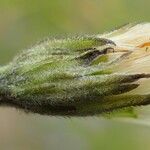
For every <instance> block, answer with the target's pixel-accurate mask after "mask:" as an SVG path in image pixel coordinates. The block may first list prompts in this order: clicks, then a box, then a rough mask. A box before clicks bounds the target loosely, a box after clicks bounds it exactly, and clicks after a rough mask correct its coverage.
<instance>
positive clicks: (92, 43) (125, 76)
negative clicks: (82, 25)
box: [0, 35, 150, 116]
mask: <svg viewBox="0 0 150 150" xmlns="http://www.w3.org/2000/svg"><path fill="white" fill-rule="evenodd" d="M118 49H119V47H118V43H117V42H115V40H111V39H110V38H107V37H104V35H103V36H101V37H99V36H85V37H73V38H64V39H48V40H46V41H43V42H41V43H39V44H37V45H35V46H33V47H31V48H30V49H28V50H25V51H23V52H22V53H20V54H19V55H18V56H16V57H15V58H14V59H13V61H12V62H11V63H10V64H8V65H7V66H4V67H1V68H0V102H1V105H10V106H15V107H17V108H22V109H25V110H27V111H31V112H36V113H40V114H49V115H63V116H64V115H66V116H87V115H96V114H101V113H105V112H111V111H113V110H116V109H120V108H124V107H130V106H138V105H145V104H147V103H149V102H150V94H131V93H130V91H132V90H134V89H137V88H138V86H139V85H140V84H139V83H137V82H136V81H137V80H139V79H141V78H150V73H149V72H138V73H136V72H133V73H132V72H129V73H127V72H123V71H120V70H123V68H122V67H121V64H123V63H124V61H125V62H126V61H127V57H129V56H132V53H133V51H130V50H126V51H124V49H121V50H120V49H119V50H118ZM137 60H138V58H137ZM119 68H121V69H119ZM117 69H119V71H118V70H117ZM125 69H126V68H125Z"/></svg>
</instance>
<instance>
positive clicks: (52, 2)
mask: <svg viewBox="0 0 150 150" xmlns="http://www.w3.org/2000/svg"><path fill="white" fill-rule="evenodd" d="M149 6H150V1H149V0H133V1H132V0H42V1H40V0H0V64H1V65H3V64H6V63H8V62H9V61H11V59H12V58H13V56H14V55H15V54H16V53H17V52H18V51H19V50H23V49H25V48H28V47H30V46H31V45H32V44H34V43H36V42H37V41H39V40H41V39H43V38H45V37H48V36H59V35H66V34H81V33H82V34H83V33H89V34H95V33H96V34H99V33H103V32H105V31H109V30H111V29H114V28H116V27H117V26H120V25H123V24H126V23H128V22H141V21H149V20H150V15H149ZM149 140H150V127H147V126H144V125H137V124H133V123H130V122H128V123H127V122H122V121H117V120H107V119H103V118H100V117H87V118H61V117H51V116H41V115H37V114H26V113H24V112H22V111H19V110H16V109H13V108H0V150H100V149H102V150H120V149H121V150H127V149H128V150H143V149H144V150H149V149H150V142H149Z"/></svg>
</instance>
